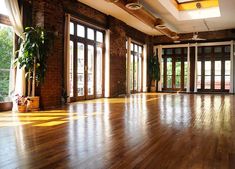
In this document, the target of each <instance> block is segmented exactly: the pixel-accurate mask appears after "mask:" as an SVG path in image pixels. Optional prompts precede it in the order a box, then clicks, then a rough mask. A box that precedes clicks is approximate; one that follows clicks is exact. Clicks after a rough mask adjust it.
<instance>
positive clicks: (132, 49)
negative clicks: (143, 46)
mask: <svg viewBox="0 0 235 169" xmlns="http://www.w3.org/2000/svg"><path fill="white" fill-rule="evenodd" d="M131 51H134V45H133V43H131Z"/></svg>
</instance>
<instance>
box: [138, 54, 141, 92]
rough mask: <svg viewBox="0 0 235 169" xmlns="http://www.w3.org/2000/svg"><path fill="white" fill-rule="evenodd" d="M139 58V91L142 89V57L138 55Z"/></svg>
mask: <svg viewBox="0 0 235 169" xmlns="http://www.w3.org/2000/svg"><path fill="white" fill-rule="evenodd" d="M138 58H139V60H138V92H140V91H141V87H142V85H141V82H142V59H141V57H140V56H139V57H138Z"/></svg>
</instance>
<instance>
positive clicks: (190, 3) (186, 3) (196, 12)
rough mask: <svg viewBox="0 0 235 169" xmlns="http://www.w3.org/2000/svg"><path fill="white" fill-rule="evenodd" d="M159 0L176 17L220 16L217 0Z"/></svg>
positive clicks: (203, 17) (184, 18)
mask: <svg viewBox="0 0 235 169" xmlns="http://www.w3.org/2000/svg"><path fill="white" fill-rule="evenodd" d="M159 2H160V3H161V4H162V5H163V6H164V7H165V8H166V9H167V10H168V11H169V12H170V13H171V14H172V15H173V16H174V17H175V18H176V19H177V20H194V19H206V18H214V17H220V16H221V14H220V8H219V1H218V0H203V1H202V0H201V1H198V0H175V2H174V1H172V0H159Z"/></svg>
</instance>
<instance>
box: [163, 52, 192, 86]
mask: <svg viewBox="0 0 235 169" xmlns="http://www.w3.org/2000/svg"><path fill="white" fill-rule="evenodd" d="M162 52H163V55H162V58H163V59H162V67H163V71H162V79H163V91H185V90H186V88H187V75H188V62H187V48H172V49H163V51H162Z"/></svg>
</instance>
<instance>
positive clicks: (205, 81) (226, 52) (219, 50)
mask: <svg viewBox="0 0 235 169" xmlns="http://www.w3.org/2000/svg"><path fill="white" fill-rule="evenodd" d="M197 70H198V71H197V75H198V77H197V89H198V90H199V91H211V92H213V91H229V89H230V46H207V47H199V48H198V62H197Z"/></svg>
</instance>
